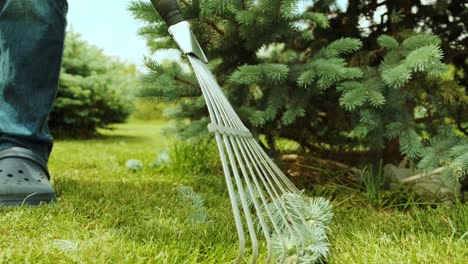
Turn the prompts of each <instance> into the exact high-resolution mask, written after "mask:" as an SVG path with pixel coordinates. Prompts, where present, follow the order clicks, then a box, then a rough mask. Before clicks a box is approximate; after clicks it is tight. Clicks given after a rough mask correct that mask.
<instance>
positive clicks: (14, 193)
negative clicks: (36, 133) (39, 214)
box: [0, 147, 56, 207]
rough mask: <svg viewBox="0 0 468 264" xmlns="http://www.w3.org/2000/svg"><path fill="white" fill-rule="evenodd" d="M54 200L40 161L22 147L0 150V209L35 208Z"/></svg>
mask: <svg viewBox="0 0 468 264" xmlns="http://www.w3.org/2000/svg"><path fill="white" fill-rule="evenodd" d="M55 197H56V196H55V190H54V188H53V187H52V185H51V184H50V176H49V172H48V169H47V163H46V162H45V161H44V160H42V159H41V158H40V157H38V156H37V155H36V154H34V153H33V152H32V151H30V150H28V149H24V148H18V147H14V148H8V149H5V150H2V151H0V207H2V206H20V205H39V204H40V203H50V202H52V201H54V200H55Z"/></svg>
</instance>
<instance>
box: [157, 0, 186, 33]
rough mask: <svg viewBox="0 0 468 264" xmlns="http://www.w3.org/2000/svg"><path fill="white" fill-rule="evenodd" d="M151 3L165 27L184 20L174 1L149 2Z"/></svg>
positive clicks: (159, 0)
mask: <svg viewBox="0 0 468 264" xmlns="http://www.w3.org/2000/svg"><path fill="white" fill-rule="evenodd" d="M151 3H152V4H153V6H154V8H155V9H156V11H158V13H159V15H160V16H161V17H162V18H163V19H164V21H165V22H166V24H167V26H169V27H170V26H172V25H175V24H177V23H179V22H182V21H184V20H185V19H184V17H183V16H182V13H181V12H180V9H179V5H178V4H177V1H176V0H151Z"/></svg>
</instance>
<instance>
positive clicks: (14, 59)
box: [0, 0, 68, 160]
mask: <svg viewBox="0 0 468 264" xmlns="http://www.w3.org/2000/svg"><path fill="white" fill-rule="evenodd" d="M67 7H68V6H67V1H66V0H0V150H2V149H5V148H9V147H14V146H17V147H24V148H28V149H30V150H32V151H33V152H35V153H36V154H37V155H39V156H40V157H41V158H42V159H44V160H48V157H49V155H50V152H51V151H52V140H53V138H52V135H51V134H50V131H49V128H48V125H47V119H48V116H49V113H50V111H51V108H52V105H53V102H54V99H55V96H56V93H57V88H58V80H59V74H60V67H61V62H62V53H63V44H64V37H65V27H66V12H67Z"/></svg>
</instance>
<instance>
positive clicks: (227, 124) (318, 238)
mask: <svg viewBox="0 0 468 264" xmlns="http://www.w3.org/2000/svg"><path fill="white" fill-rule="evenodd" d="M188 58H189V61H190V63H191V64H192V67H193V69H194V72H195V74H196V76H197V79H198V80H199V83H200V86H201V89H202V92H203V95H204V97H205V100H206V104H207V107H208V111H209V113H210V117H211V121H212V123H211V124H210V125H209V126H208V128H209V130H210V132H213V133H214V134H215V138H216V142H217V145H218V149H219V153H220V157H221V161H222V164H223V170H224V175H225V178H226V184H227V187H228V191H229V196H230V199H231V203H232V209H233V213H234V220H235V223H236V228H237V231H238V235H239V243H240V252H239V257H238V258H237V262H240V260H241V259H242V258H243V256H244V254H245V251H246V244H247V243H246V242H247V241H246V235H245V233H246V232H245V231H246V230H245V228H244V226H245V225H246V226H247V231H248V233H249V237H250V243H251V246H252V258H251V262H252V263H254V262H256V260H257V258H258V255H259V249H260V243H259V239H258V237H257V233H261V234H262V235H263V237H264V238H265V241H266V247H267V248H268V256H267V262H269V261H270V260H271V259H272V258H274V259H275V260H277V261H278V262H280V263H284V262H289V263H296V262H302V263H312V262H314V260H318V259H320V258H321V257H323V256H324V255H326V254H327V250H326V249H325V248H326V246H327V244H326V242H324V241H326V237H324V235H325V230H322V227H321V226H319V224H322V223H311V222H309V221H308V219H307V214H308V212H307V210H309V208H308V205H307V199H306V198H304V197H302V195H301V193H300V192H299V190H298V189H297V188H296V187H295V186H294V185H293V184H292V183H291V181H289V179H288V178H287V177H286V176H285V175H284V174H283V173H282V171H281V170H280V169H279V168H278V167H277V166H276V165H275V164H274V162H273V161H272V160H271V159H270V158H269V157H268V155H267V154H266V153H265V152H264V151H263V149H262V148H261V147H260V145H259V144H258V143H257V142H256V141H255V139H254V138H253V137H252V134H251V133H250V131H249V130H248V129H247V128H246V127H245V126H244V124H243V123H242V121H241V120H240V118H239V117H238V115H237V114H236V112H235V111H234V109H233V108H232V106H231V104H230V103H229V101H228V100H227V98H226V97H225V95H224V94H223V92H222V91H221V88H220V86H219V84H218V83H217V81H216V79H215V77H214V76H213V74H212V73H211V71H210V70H209V68H208V66H207V65H206V64H205V63H204V62H203V61H201V60H200V59H198V58H197V57H195V56H193V55H188ZM233 179H234V181H233ZM324 202H325V201H324ZM239 203H240V205H239ZM239 207H240V208H242V212H243V218H242V214H241V211H240V210H239ZM309 220H310V219H309ZM254 222H257V223H258V224H257V225H255V224H254ZM314 225H315V226H314Z"/></svg>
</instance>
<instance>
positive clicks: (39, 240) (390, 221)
mask: <svg viewBox="0 0 468 264" xmlns="http://www.w3.org/2000/svg"><path fill="white" fill-rule="evenodd" d="M164 126H165V124H164V123H159V122H144V123H142V122H140V123H139V122H132V123H130V124H125V125H119V126H116V127H115V129H114V130H113V131H106V132H104V135H103V136H102V137H100V138H98V139H92V140H67V141H58V142H56V145H55V147H54V153H53V156H52V158H51V162H50V169H51V173H52V175H53V184H54V186H55V188H56V189H57V192H58V194H59V199H58V202H57V203H56V204H53V205H43V206H40V207H37V208H9V209H3V210H2V211H0V223H1V224H0V262H1V263H227V262H229V261H231V260H232V259H234V258H235V256H236V254H237V234H236V231H235V228H234V225H233V221H232V216H231V209H230V203H229V199H228V198H227V193H226V190H225V188H224V179H223V177H222V175H217V176H214V175H208V174H204V172H203V170H202V169H197V171H198V173H197V174H195V173H194V172H193V171H191V170H190V166H188V165H187V162H188V160H189V159H188V158H187V157H190V155H189V154H190V153H187V152H189V151H190V148H179V151H182V152H183V155H184V156H183V157H179V158H180V159H179V161H180V162H181V163H182V161H183V167H184V168H185V169H183V170H156V169H154V168H151V167H150V164H152V163H153V161H154V160H155V158H156V153H158V151H159V150H161V149H165V148H171V147H173V141H172V138H171V137H170V136H162V135H161V134H160V131H161V129H162V128H163V127H164ZM193 150H194V151H200V149H199V148H193ZM194 156H195V155H194ZM203 157H204V156H203ZM128 159H138V160H141V161H142V162H143V164H144V168H143V169H142V170H141V171H138V172H131V171H130V170H129V169H127V168H126V167H125V162H126V161H127V160H128ZM195 160H196V159H195ZM197 162H201V161H200V159H198V161H197ZM176 165H177V164H174V165H171V166H176ZM180 185H185V186H190V187H192V188H193V190H194V191H195V192H196V193H197V194H198V195H199V196H201V197H202V198H203V199H204V205H205V206H206V209H207V213H208V217H207V219H206V221H205V222H202V223H196V224H194V223H191V222H190V221H188V219H189V217H190V216H191V213H192V212H191V210H192V208H191V206H190V204H187V203H186V202H185V201H184V200H181V199H180V197H179V196H178V191H177V187H178V186H180ZM334 196H335V197H336V198H335V200H334V201H333V204H335V207H336V208H335V220H334V222H333V224H332V226H331V242H332V258H331V259H330V263H468V262H467V260H468V250H467V249H468V235H465V236H463V235H464V234H465V233H466V232H467V231H468V206H467V205H466V204H465V205H462V204H458V205H456V206H454V207H451V208H439V209H430V208H420V207H413V208H410V209H407V210H396V209H395V210H394V209H373V208H372V207H371V206H365V204H364V203H362V202H356V198H355V197H352V196H347V195H346V194H344V193H341V194H336V193H335V194H334Z"/></svg>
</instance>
